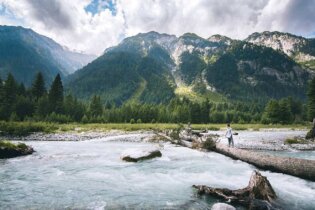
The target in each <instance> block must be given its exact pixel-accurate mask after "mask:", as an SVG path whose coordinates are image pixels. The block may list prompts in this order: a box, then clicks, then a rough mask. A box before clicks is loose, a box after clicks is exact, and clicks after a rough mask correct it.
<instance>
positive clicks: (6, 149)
mask: <svg viewBox="0 0 315 210" xmlns="http://www.w3.org/2000/svg"><path fill="white" fill-rule="evenodd" d="M33 152H34V149H33V148H32V147H30V146H27V145H26V144H24V143H18V144H13V143H11V142H9V141H0V159H4V158H14V157H19V156H24V155H29V154H32V153H33Z"/></svg>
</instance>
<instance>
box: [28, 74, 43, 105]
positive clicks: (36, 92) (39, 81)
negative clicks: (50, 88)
mask: <svg viewBox="0 0 315 210" xmlns="http://www.w3.org/2000/svg"><path fill="white" fill-rule="evenodd" d="M31 92H32V95H33V96H34V97H35V99H36V100H38V99H39V98H40V97H42V96H43V95H45V94H46V88H45V81H44V78H43V75H42V73H41V72H39V73H37V75H36V77H35V80H34V82H33V84H32V89H31Z"/></svg>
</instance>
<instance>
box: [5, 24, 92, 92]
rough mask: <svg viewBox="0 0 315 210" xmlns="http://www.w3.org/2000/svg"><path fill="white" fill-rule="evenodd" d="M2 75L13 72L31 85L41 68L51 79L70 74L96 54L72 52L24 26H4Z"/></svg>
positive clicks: (19, 79) (45, 75)
mask: <svg viewBox="0 0 315 210" xmlns="http://www.w3.org/2000/svg"><path fill="white" fill-rule="evenodd" d="M0 48H1V49H2V51H1V53H0V60H1V64H0V75H1V76H2V77H6V75H7V74H8V73H12V74H13V75H14V76H15V78H16V79H17V80H18V81H19V82H23V83H25V85H27V86H29V85H30V84H31V82H32V80H33V78H34V76H35V74H36V73H37V72H39V71H40V72H42V73H43V75H44V77H45V79H46V80H47V81H48V82H50V81H52V79H53V78H54V77H55V76H56V74H58V73H59V74H61V75H62V76H67V75H69V74H71V73H73V72H74V71H75V70H77V69H79V68H81V67H83V66H84V65H86V64H87V63H89V62H91V61H92V60H93V59H94V58H95V56H93V55H85V54H80V53H77V52H71V51H69V50H67V49H66V48H65V47H63V46H61V45H59V44H58V43H57V42H55V41H54V40H53V39H51V38H49V37H46V36H43V35H40V34H38V33H36V32H35V31H33V30H32V29H27V28H23V27H20V26H17V27H15V26H0Z"/></svg>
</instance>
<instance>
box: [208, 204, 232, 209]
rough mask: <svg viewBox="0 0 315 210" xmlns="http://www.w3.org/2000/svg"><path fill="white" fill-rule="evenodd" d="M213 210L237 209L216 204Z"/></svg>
mask: <svg viewBox="0 0 315 210" xmlns="http://www.w3.org/2000/svg"><path fill="white" fill-rule="evenodd" d="M211 210H236V208H234V207H233V206H231V205H229V204H226V203H216V204H214V205H213V206H212V207H211Z"/></svg>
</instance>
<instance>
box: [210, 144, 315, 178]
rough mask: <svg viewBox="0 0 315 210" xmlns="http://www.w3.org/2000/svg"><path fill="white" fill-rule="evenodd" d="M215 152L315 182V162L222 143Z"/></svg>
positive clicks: (261, 167) (265, 168)
mask: <svg viewBox="0 0 315 210" xmlns="http://www.w3.org/2000/svg"><path fill="white" fill-rule="evenodd" d="M214 151H216V152H218V153H221V154H223V155H226V156H228V157H231V158H233V159H238V160H242V161H244V162H247V163H250V164H252V165H254V166H256V167H257V168H260V169H264V170H270V171H274V172H280V173H285V174H289V175H292V176H296V177H300V178H303V179H308V180H311V181H315V160H305V159H299V158H290V157H277V156H273V155H267V154H261V153H258V152H253V151H248V150H244V149H237V148H231V147H227V146H225V145H223V144H220V143H218V144H216V148H215V149H214Z"/></svg>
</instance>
